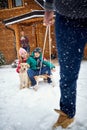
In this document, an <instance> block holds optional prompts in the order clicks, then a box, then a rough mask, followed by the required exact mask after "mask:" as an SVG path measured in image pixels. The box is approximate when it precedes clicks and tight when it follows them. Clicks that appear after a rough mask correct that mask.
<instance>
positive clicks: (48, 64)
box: [43, 60, 55, 69]
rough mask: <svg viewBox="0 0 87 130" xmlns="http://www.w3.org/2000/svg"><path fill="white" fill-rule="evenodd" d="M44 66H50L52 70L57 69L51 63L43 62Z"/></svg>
mask: <svg viewBox="0 0 87 130" xmlns="http://www.w3.org/2000/svg"><path fill="white" fill-rule="evenodd" d="M43 64H44V65H46V66H48V67H50V68H51V69H52V68H55V66H54V65H53V64H52V63H50V62H49V61H45V60H43Z"/></svg>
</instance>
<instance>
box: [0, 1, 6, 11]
mask: <svg viewBox="0 0 87 130" xmlns="http://www.w3.org/2000/svg"><path fill="white" fill-rule="evenodd" d="M6 8H8V0H0V9H6Z"/></svg>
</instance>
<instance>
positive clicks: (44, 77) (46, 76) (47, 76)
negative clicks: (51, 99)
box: [34, 74, 55, 87]
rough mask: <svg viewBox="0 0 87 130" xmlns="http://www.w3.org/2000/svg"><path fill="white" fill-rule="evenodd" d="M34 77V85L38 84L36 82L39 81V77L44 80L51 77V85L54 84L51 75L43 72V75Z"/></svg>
mask: <svg viewBox="0 0 87 130" xmlns="http://www.w3.org/2000/svg"><path fill="white" fill-rule="evenodd" d="M34 78H35V80H36V82H37V84H36V86H38V84H39V82H40V81H41V79H43V81H46V80H47V78H51V80H52V86H53V87H54V86H55V83H54V80H53V76H52V75H47V74H43V75H38V76H34Z"/></svg>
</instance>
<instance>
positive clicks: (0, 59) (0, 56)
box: [0, 52, 6, 66]
mask: <svg viewBox="0 0 87 130" xmlns="http://www.w3.org/2000/svg"><path fill="white" fill-rule="evenodd" d="M4 64H6V61H5V57H4V55H3V53H2V52H0V66H1V65H4Z"/></svg>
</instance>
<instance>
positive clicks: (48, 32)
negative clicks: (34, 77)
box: [39, 25, 51, 75]
mask: <svg viewBox="0 0 87 130" xmlns="http://www.w3.org/2000/svg"><path fill="white" fill-rule="evenodd" d="M50 32H51V31H50V25H48V26H46V32H45V38H44V44H43V51H42V60H43V59H44V51H45V48H46V41H47V34H48V36H49V37H48V40H49V56H50V64H51V36H50ZM42 62H43V61H41V65H40V71H39V75H40V74H41V68H42Z"/></svg>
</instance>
